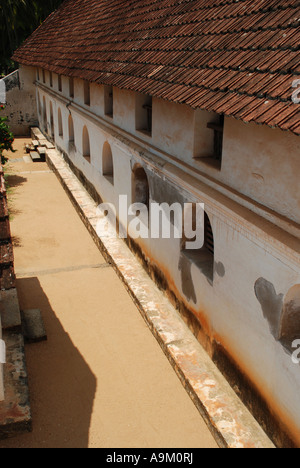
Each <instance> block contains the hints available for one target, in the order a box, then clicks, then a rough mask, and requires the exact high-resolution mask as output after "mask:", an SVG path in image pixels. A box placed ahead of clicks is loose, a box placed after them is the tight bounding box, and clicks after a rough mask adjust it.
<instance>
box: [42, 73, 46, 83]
mask: <svg viewBox="0 0 300 468" xmlns="http://www.w3.org/2000/svg"><path fill="white" fill-rule="evenodd" d="M42 75H43V83H44V84H45V83H46V73H45V70H44V69H43V71H42Z"/></svg>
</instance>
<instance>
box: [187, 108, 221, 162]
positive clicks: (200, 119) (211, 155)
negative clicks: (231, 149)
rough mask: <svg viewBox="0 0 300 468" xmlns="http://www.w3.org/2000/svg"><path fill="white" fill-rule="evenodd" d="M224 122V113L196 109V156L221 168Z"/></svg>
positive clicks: (197, 158)
mask: <svg viewBox="0 0 300 468" xmlns="http://www.w3.org/2000/svg"><path fill="white" fill-rule="evenodd" d="M224 124H225V118H224V115H219V114H216V113H213V112H206V111H202V110H197V111H195V135H194V158H195V159H196V160H198V161H200V162H204V163H207V164H210V165H211V166H213V167H215V168H216V169H219V170H220V169H221V167H222V156H223V135H224Z"/></svg>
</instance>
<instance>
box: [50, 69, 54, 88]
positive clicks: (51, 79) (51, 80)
mask: <svg viewBox="0 0 300 468" xmlns="http://www.w3.org/2000/svg"><path fill="white" fill-rule="evenodd" d="M50 87H51V88H53V74H52V72H50Z"/></svg>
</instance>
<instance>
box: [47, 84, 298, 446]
mask: <svg viewBox="0 0 300 468" xmlns="http://www.w3.org/2000/svg"><path fill="white" fill-rule="evenodd" d="M38 93H39V94H40V100H41V102H43V98H45V100H46V105H47V115H48V116H49V106H50V101H52V103H53V104H52V105H53V109H54V138H55V142H56V145H57V147H58V148H59V149H61V151H63V152H64V153H66V154H67V155H68V157H69V158H70V160H71V161H72V163H73V164H74V165H75V167H76V168H77V169H78V170H79V171H81V172H82V173H83V174H84V176H85V177H86V179H87V180H88V181H89V182H90V183H91V184H92V185H93V186H94V187H95V189H96V191H97V192H98V193H99V195H100V197H101V199H102V200H103V201H104V202H109V203H113V204H114V205H115V206H116V207H117V209H118V204H119V195H127V197H128V203H129V204H130V203H131V196H132V177H133V176H132V171H133V168H134V167H135V165H136V164H138V165H140V166H141V167H143V168H144V170H145V171H146V174H147V176H148V181H149V190H150V199H151V200H152V201H155V202H159V203H162V202H168V203H170V204H171V203H174V202H178V203H180V204H183V203H185V202H203V203H205V206H206V211H207V214H208V216H209V219H210V222H211V225H212V230H213V235H214V244H215V252H214V278H213V282H212V281H209V279H208V278H207V277H206V275H205V274H204V273H203V272H202V271H201V269H199V268H198V267H197V265H196V264H195V263H193V262H192V261H191V260H189V259H188V258H186V257H185V256H184V255H183V253H182V252H181V248H180V240H179V239H151V238H149V239H143V240H138V241H137V244H138V245H139V246H140V248H141V250H142V251H143V253H144V256H145V258H146V259H147V260H148V261H149V263H151V264H152V265H154V266H156V267H157V269H158V270H159V271H160V272H161V274H162V275H163V276H164V277H165V278H166V279H167V281H168V288H169V289H170V290H171V291H172V293H173V294H174V295H175V296H176V298H177V299H178V301H181V302H182V304H184V306H185V307H186V308H187V309H189V310H190V311H192V313H193V315H194V317H196V319H197V321H198V322H199V324H200V325H201V327H202V330H203V331H204V333H205V334H206V336H207V337H208V339H209V341H210V342H216V343H218V344H220V345H222V346H223V347H224V348H225V349H226V350H227V351H228V353H229V354H230V355H231V357H232V358H233V360H234V361H235V362H236V364H237V365H238V366H239V368H240V369H241V370H242V371H243V372H244V374H245V375H246V376H247V377H248V378H249V379H250V380H251V382H253V383H254V384H255V386H256V388H257V389H258V391H259V392H260V394H261V395H262V396H263V397H264V399H265V401H267V402H268V404H269V405H270V406H271V407H272V408H273V411H274V413H275V414H276V415H277V417H278V418H279V419H280V420H281V421H282V423H283V424H284V425H285V426H286V427H287V430H288V431H290V433H291V434H292V436H293V437H294V438H295V439H296V440H297V443H298V444H300V437H299V434H300V407H299V404H298V401H299V399H298V394H299V386H300V374H299V366H297V365H295V364H294V363H293V362H292V358H291V349H290V348H289V347H288V346H287V345H286V342H283V341H282V340H281V337H280V329H279V328H278V327H280V320H281V319H282V317H281V316H280V314H282V310H283V304H284V301H285V297H288V298H289V297H290V291H291V290H293V288H294V287H295V285H299V284H300V269H299V250H300V249H299V240H297V239H295V238H293V239H292V240H291V243H289V239H291V238H290V236H289V235H288V234H287V233H284V232H282V233H281V234H282V235H281V237H280V236H279V237H278V238H275V232H277V231H276V229H277V228H276V226H273V227H272V226H269V225H268V224H266V223H264V222H263V221H264V220H263V219H262V218H260V217H259V216H257V215H255V216H254V215H253V213H251V212H249V210H247V209H246V208H243V207H242V206H237V204H236V203H231V202H229V201H228V200H227V201H226V204H224V197H223V198H220V196H219V194H218V193H217V192H216V191H213V190H212V189H211V188H210V187H208V186H206V185H205V184H204V183H200V182H199V180H198V179H197V174H196V173H195V176H194V177H191V176H190V175H188V174H187V173H185V172H184V171H183V170H179V168H178V167H177V166H176V164H175V162H174V165H172V164H170V163H167V162H166V161H165V160H164V155H163V154H162V155H161V157H159V156H158V155H157V153H156V154H154V153H152V154H151V152H149V145H148V140H145V147H144V149H143V148H141V147H138V146H137V145H136V143H134V142H130V141H128V140H127V139H125V138H124V137H123V136H122V135H120V134H119V133H118V128H121V129H123V130H126V131H127V132H129V133H132V134H133V135H138V134H139V133H140V132H136V130H135V125H134V124H135V122H134V109H135V99H134V93H131V92H127V91H121V90H114V100H115V101H114V119H113V122H114V124H115V127H111V126H107V125H106V123H105V122H106V121H107V122H108V121H109V122H110V123H111V122H112V119H110V120H108V119H104V120H99V119H98V120H97V119H96V118H95V117H96V116H97V115H98V116H101V115H102V114H101V112H102V113H103V111H101V106H102V102H103V94H102V90H101V86H98V85H95V86H94V87H93V86H92V87H91V106H90V108H89V109H88V110H87V111H86V106H84V105H82V106H81V107H80V106H79V105H75V104H80V103H81V104H82V102H83V101H82V99H81V97H80V96H82V95H83V88H82V87H80V83H79V82H76V80H75V96H77V97H76V100H77V101H76V103H75V104H74V105H73V104H70V105H68V106H67V104H66V102H65V101H63V100H61V99H60V98H59V97H57V96H56V95H54V94H51V93H49V92H48V91H47V90H45V89H44V88H43V87H39V89H38ZM119 97H120V99H118V98H119ZM93 105H95V111H94V108H93ZM155 106H157V107H155ZM183 107H184V106H183ZM59 108H60V109H61V112H62V121H63V135H62V136H59V135H58V109H59ZM153 108H154V109H155V108H156V109H160V111H161V112H162V115H163V116H164V118H163V122H164V124H163V125H161V128H158V127H159V126H158V124H156V123H154V127H153V135H152V140H153V141H152V143H153V144H155V145H156V146H157V147H158V148H162V149H163V151H169V152H174V153H173V154H174V156H175V157H178V158H181V156H182V158H183V159H184V158H185V160H186V162H188V160H189V158H191V167H193V166H192V165H193V164H194V161H193V159H192V154H193V151H194V146H193V144H192V140H193V139H192V136H193V134H194V127H193V125H192V123H193V122H194V121H195V120H194V117H193V112H192V111H191V110H186V109H181V111H182V110H185V112H182V115H183V116H184V119H183V122H182V121H181V118H180V119H178V120H177V121H176V115H175V108H174V107H173V105H171V106H169V103H162V102H158V101H155V100H154V107H153ZM168 109H169V110H170V114H169V113H168ZM70 113H71V115H72V119H73V122H74V134H75V142H74V143H71V144H70V142H69V138H68V118H69V115H70ZM206 117H208V118H210V117H211V116H210V115H208V116H204V115H203V118H204V119H206ZM197 118H198V119H200V120H201V118H200V117H199V116H198V117H197ZM48 119H49V117H48ZM198 121H199V120H198ZM181 122H182V126H181ZM40 125H41V127H42V126H43V122H42V118H41V115H40ZM85 126H86V127H87V129H88V132H89V138H90V148H91V159H90V162H88V161H87V160H86V159H85V158H84V157H83V150H82V148H83V141H82V136H83V128H84V127H85ZM235 128H236V140H235ZM163 129H165V131H166V132H167V133H169V134H170V135H173V137H174V139H175V142H176V141H178V142H179V140H181V139H182V138H184V136H187V135H189V136H190V137H191V138H190V137H189V138H188V139H187V141H184V142H182V144H181V146H180V144H176V143H174V142H172V138H170V141H169V140H168V139H166V138H165V136H164V134H163ZM180 129H182V133H180V137H179V136H178V140H177V139H176V135H177V133H178V132H179V130H180ZM247 132H250V134H248V133H247ZM178 135H179V134H178ZM264 141H265V143H264ZM168 142H169V143H168ZM286 142H288V143H289V144H288V145H287V146H286ZM105 143H108V144H109V145H110V147H111V150H112V155H113V162H114V183H113V184H112V183H111V181H109V180H108V179H107V178H106V177H105V176H104V175H103V171H102V152H103V147H104V144H105ZM168 145H169V146H168ZM244 146H245V148H244ZM283 147H285V148H286V153H285V154H286V160H285V162H282V163H281V165H280V155H281V150H282V148H283ZM259 150H260V151H261V152H262V155H263V157H262V158H259V154H260V153H259ZM176 151H177V154H176ZM297 151H298V140H297V138H296V137H295V138H294V136H293V135H289V134H285V133H283V132H279V133H278V132H277V130H271V129H268V128H265V127H257V126H246V125H244V124H240V123H238V122H236V121H233V120H231V119H227V120H226V127H225V146H224V161H223V165H222V171H220V172H219V178H220V180H221V179H222V178H223V181H225V180H226V182H227V183H228V184H231V185H232V186H234V188H236V189H237V190H239V191H240V192H241V193H246V194H247V195H248V196H251V197H253V198H254V199H257V200H260V201H262V200H263V201H264V203H265V204H266V205H270V206H271V207H273V208H274V209H275V210H276V209H277V210H278V212H279V213H282V214H284V215H286V216H289V217H290V218H291V219H294V220H297V219H298V218H297V213H298V212H299V207H298V205H297V203H299V194H298V192H297V183H296V178H297V175H296V168H297V167H298V166H297V161H296V159H297V154H299V152H298V153H297ZM261 159H262V160H263V161H262V162H260V160H261ZM281 159H282V157H281ZM276 161H277V164H278V165H279V166H278V167H277V166H276ZM273 166H274V170H273V171H272V169H271V168H272V167H273ZM280 167H281V170H280ZM254 173H255V174H263V177H264V181H265V182H264V184H261V190H260V191H259V190H258V187H257V185H256V184H260V183H261V182H262V181H261V180H260V178H259V177H256V176H255V177H254V176H253V174H254ZM282 174H284V175H285V177H286V178H287V180H283V181H282V184H281V183H279V180H280V179H281V178H282V177H281V176H282ZM251 177H252V178H253V184H251V183H250V184H248V181H249V180H252V178H251ZM269 192H270V193H273V196H270V195H269ZM273 197H274V199H273ZM275 197H276V198H275ZM275 199H276V200H277V203H276V206H275ZM297 200H298V201H297ZM227 202H228V203H227ZM253 216H254V217H253ZM120 221H121V223H125V219H122V216H121V215H120ZM277 230H278V229H277ZM279 238H280V239H281V240H280V241H278V239H279ZM282 239H285V240H286V244H285V241H283V240H282ZM291 245H292V246H294V247H293V248H292V247H291ZM293 249H294V250H293ZM290 302H291V301H290ZM278 311H279V312H278ZM277 312H278V313H279V319H280V320H279V321H278V323H276V320H275V319H274V316H273V315H274V314H275V313H277ZM299 312H300V311H299Z"/></svg>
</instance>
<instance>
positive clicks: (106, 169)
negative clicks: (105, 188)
mask: <svg viewBox="0 0 300 468" xmlns="http://www.w3.org/2000/svg"><path fill="white" fill-rule="evenodd" d="M102 171H103V175H104V177H105V178H106V179H107V180H108V181H109V182H110V183H111V184H113V183H114V162H113V155H112V151H111V146H110V144H109V143H108V142H105V143H104V146H103V153H102Z"/></svg>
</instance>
